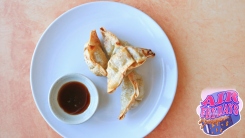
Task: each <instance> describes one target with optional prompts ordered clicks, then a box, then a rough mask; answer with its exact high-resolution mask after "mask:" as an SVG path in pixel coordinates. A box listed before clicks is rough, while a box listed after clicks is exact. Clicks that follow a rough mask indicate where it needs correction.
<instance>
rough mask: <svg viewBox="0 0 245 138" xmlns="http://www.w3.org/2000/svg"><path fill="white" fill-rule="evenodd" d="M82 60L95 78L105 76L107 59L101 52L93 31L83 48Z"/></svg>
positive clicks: (98, 41)
mask: <svg viewBox="0 0 245 138" xmlns="http://www.w3.org/2000/svg"><path fill="white" fill-rule="evenodd" d="M84 59H85V62H86V64H87V65H88V67H89V69H90V70H91V71H92V72H93V73H94V74H95V75H97V76H106V75H107V72H106V68H107V62H108V59H107V57H106V55H105V53H104V52H103V50H102V47H101V43H100V40H99V38H98V36H97V33H96V31H95V30H93V31H91V32H90V39H89V41H88V42H87V43H86V44H85V46H84Z"/></svg>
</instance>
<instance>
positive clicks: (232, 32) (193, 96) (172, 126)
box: [0, 0, 245, 138]
mask: <svg viewBox="0 0 245 138" xmlns="http://www.w3.org/2000/svg"><path fill="white" fill-rule="evenodd" d="M86 2H89V1H88V0H72V1H68V0H52V1H51V0H1V1H0V82H1V83H0V113H1V115H0V137H15V138H17V137H21V138H26V137H52V138H54V137H60V136H59V135H58V134H57V133H56V132H55V131H54V130H52V129H51V127H49V125H48V124H47V123H46V122H45V121H44V119H43V118H42V116H41V114H40V113H39V112H38V110H37V107H36V105H35V103H34V100H33V97H32V92H31V87H30V63H31V58H32V54H33V51H34V48H35V46H36V43H37V41H38V39H39V38H40V36H41V34H42V33H43V31H44V30H45V29H46V28H47V26H48V25H49V24H50V23H51V22H52V21H53V20H54V19H55V18H57V17H58V16H59V15H61V14H62V13H64V12H65V11H67V10H68V9H70V8H73V7H74V6H77V5H80V4H83V3H86ZM119 2H122V3H125V4H128V5H131V6H134V7H136V8H138V9H140V10H142V11H143V12H145V13H146V14H148V15H149V16H151V17H152V18H153V19H154V20H155V21H156V22H157V23H158V24H159V25H160V26H161V27H162V29H163V30H164V31H165V32H166V34H167V36H168V37H169V39H170V41H171V43H172V45H173V48H174V51H175V53H176V57H177V62H178V69H179V76H178V77H179V80H178V87H177V92H176V96H175V99H174V101H173V104H172V106H171V109H170V110H169V112H168V114H167V115H166V117H165V118H164V120H163V121H162V122H161V123H160V125H158V127H157V128H156V129H155V130H154V131H153V132H151V133H150V134H149V135H148V136H146V137H147V138H163V137H208V136H207V135H205V134H203V133H202V131H201V130H200V129H199V126H198V124H197V121H198V120H199V117H198V115H197V114H196V111H195V110H196V107H197V105H198V104H199V102H200V100H201V99H200V94H201V91H202V89H204V88H207V87H215V88H216V87H225V88H235V89H236V90H237V91H238V92H239V94H240V97H241V98H242V99H245V92H244V90H245V1H244V0H155V1H148V0H141V1H131V0H119ZM244 111H245V110H243V111H242V112H241V118H242V119H241V121H240V122H239V123H238V124H236V125H235V126H234V127H232V128H230V129H229V130H227V131H226V132H225V133H224V134H223V135H222V136H223V137H245V131H244V128H245V121H244V119H243V118H244V117H245V116H244V115H245V114H244Z"/></svg>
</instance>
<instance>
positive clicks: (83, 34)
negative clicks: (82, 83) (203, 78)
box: [30, 2, 178, 138]
mask: <svg viewBox="0 0 245 138" xmlns="http://www.w3.org/2000/svg"><path fill="white" fill-rule="evenodd" d="M100 27H105V28H106V29H107V30H109V31H111V32H112V33H114V34H115V35H116V36H118V38H120V39H122V40H126V41H128V42H129V43H130V44H132V45H134V46H139V47H143V48H148V49H151V50H152V51H154V52H155V53H156V56H155V57H154V58H150V59H148V60H147V61H146V62H145V63H144V64H143V65H142V66H140V67H139V68H138V69H137V72H138V73H139V74H141V75H142V77H143V79H144V84H145V97H144V99H143V101H142V103H141V104H140V105H139V106H138V107H136V108H134V109H132V110H130V111H129V112H128V113H127V114H126V117H125V118H124V120H122V121H120V120H118V116H119V113H120V91H121V88H120V87H119V88H118V89H117V90H116V91H115V92H114V93H113V94H108V93H107V92H106V86H107V79H106V77H98V76H95V75H94V74H93V73H92V72H91V71H90V70H89V69H88V67H87V65H86V63H85V61H84V58H83V47H84V44H85V42H87V41H88V39H89V34H90V31H91V30H93V29H96V30H97V33H98V35H99V37H100V39H101V38H102V36H101V34H100V31H99V28H100ZM70 73H81V74H84V75H85V76H87V77H88V78H89V79H90V80H92V81H93V83H94V84H95V85H96V87H97V89H98V93H99V105H98V108H97V110H96V112H95V113H94V115H93V116H92V117H91V118H90V119H89V120H88V121H86V122H84V123H82V124H79V125H69V124H65V123H62V122H61V121H59V120H58V119H56V117H55V116H54V115H53V114H52V113H51V110H50V109H49V106H48V95H49V90H50V88H51V86H52V84H53V83H54V81H56V80H57V79H58V78H60V77H61V76H63V75H65V74H70ZM177 76H178V71H177V63H176V58H175V54H174V51H173V48H172V46H171V44H170V42H169V40H168V38H167V36H166V34H165V33H164V32H163V30H162V29H161V28H160V27H159V25H158V24H157V23H156V22H155V21H154V20H152V19H151V18H150V17H149V16H147V15H146V14H144V13H143V12H141V11H139V10H138V9H135V8H133V7H131V6H128V5H125V4H121V3H117V2H92V3H88V4H83V5H81V6H78V7H75V8H73V9H71V10H69V11H67V12H66V13H64V14H62V15H61V16H60V17H59V18H57V19H56V20H55V21H54V22H53V23H52V24H51V25H50V26H49V27H48V28H47V29H46V31H45V32H44V33H43V35H42V37H41V38H40V40H39V42H38V43H37V46H36V49H35V52H34V55H33V58H32V63H31V72H30V79H31V88H32V93H33V97H34V100H35V102H36V105H37V107H38V109H39V111H40V113H41V114H42V116H43V118H44V119H45V120H46V122H47V123H48V124H49V125H50V126H51V127H52V128H53V129H54V130H55V131H56V132H57V133H59V134H60V135H61V136H63V137H84V138H87V137H96V138H98V137H101V138H115V137H116V138H119V137H122V138H125V137H128V138H129V137H133V138H137V137H144V136H146V135H147V134H149V133H150V132H151V131H152V130H153V129H154V128H155V127H156V126H157V125H158V124H159V123H160V122H161V121H162V119H163V118H164V117H165V115H166V114H167V112H168V110H169V108H170V107H171V104H172V101H173V99H174V96H175V91H176V86H177Z"/></svg>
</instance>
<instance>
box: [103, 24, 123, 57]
mask: <svg viewBox="0 0 245 138" xmlns="http://www.w3.org/2000/svg"><path fill="white" fill-rule="evenodd" d="M100 32H101V34H102V36H103V42H104V45H103V48H104V51H105V52H106V54H107V56H108V57H109V58H110V57H111V55H112V53H113V50H114V47H115V45H116V43H119V39H118V38H117V37H116V36H115V35H114V34H113V33H111V32H110V31H107V30H106V29H105V28H103V27H101V28H100Z"/></svg>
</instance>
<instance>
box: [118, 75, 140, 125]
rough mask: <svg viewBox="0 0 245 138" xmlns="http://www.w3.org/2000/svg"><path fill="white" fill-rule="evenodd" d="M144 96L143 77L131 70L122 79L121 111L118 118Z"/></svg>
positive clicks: (120, 118) (136, 104) (123, 115)
mask: <svg viewBox="0 0 245 138" xmlns="http://www.w3.org/2000/svg"><path fill="white" fill-rule="evenodd" d="M143 96H144V88H143V79H142V77H141V76H140V75H139V74H138V73H136V72H135V71H132V72H130V73H129V74H128V76H126V77H125V78H124V79H123V82H122V92H121V111H120V115H119V120H122V119H123V118H124V117H125V115H126V113H127V112H128V111H129V110H130V109H131V108H134V107H136V106H138V104H139V103H140V102H141V100H142V99H143Z"/></svg>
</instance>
